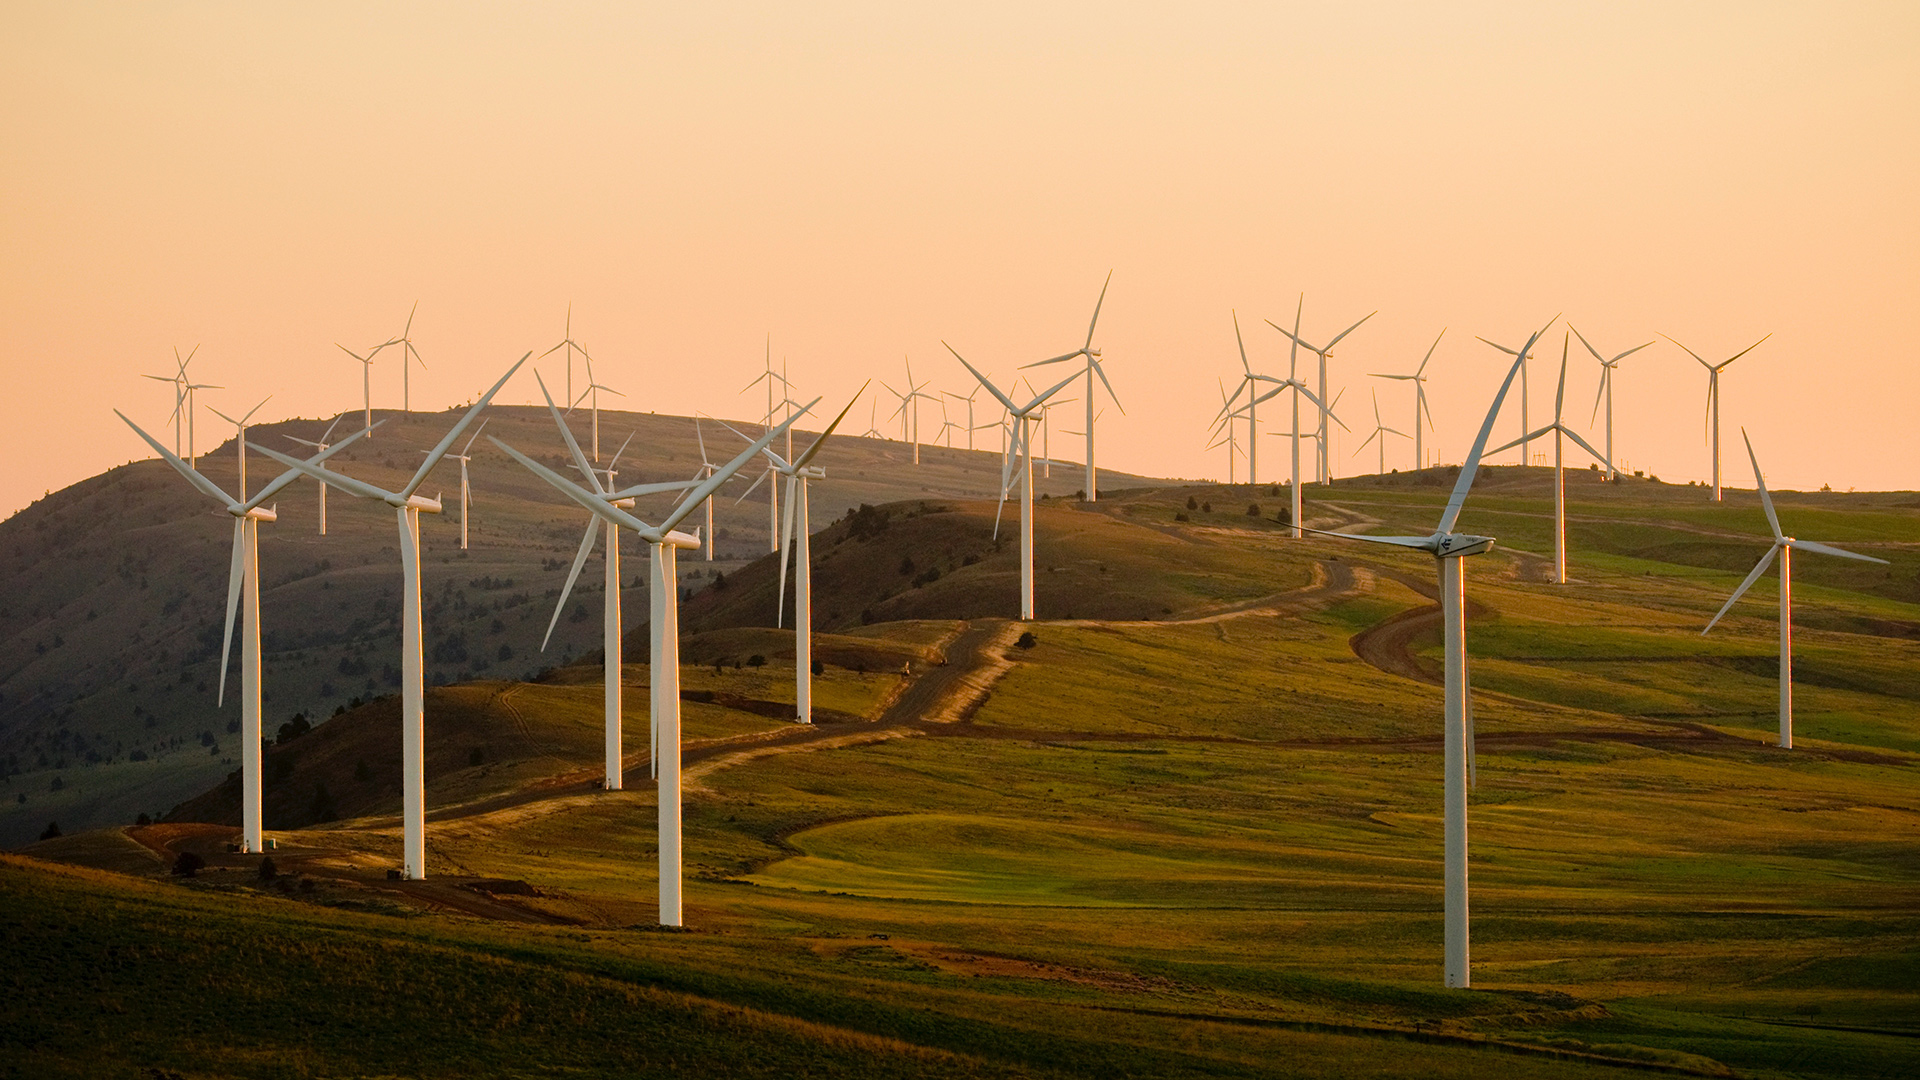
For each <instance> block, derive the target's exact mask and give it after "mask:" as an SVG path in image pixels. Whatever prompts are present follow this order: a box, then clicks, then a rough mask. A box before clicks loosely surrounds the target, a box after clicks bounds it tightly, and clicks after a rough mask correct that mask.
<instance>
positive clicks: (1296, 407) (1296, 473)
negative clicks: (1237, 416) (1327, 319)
mask: <svg viewBox="0 0 1920 1080" xmlns="http://www.w3.org/2000/svg"><path fill="white" fill-rule="evenodd" d="M1302 303H1303V304H1304V300H1303V301H1302ZM1299 323H1300V315H1299V312H1298V311H1295V313H1294V329H1295V330H1296V331H1298V329H1299ZM1267 325H1268V326H1273V328H1274V329H1275V330H1279V329H1280V328H1279V327H1278V326H1274V324H1273V320H1271V319H1269V320H1267ZM1281 333H1286V331H1284V330H1281ZM1287 336H1288V337H1289V338H1292V340H1293V349H1292V350H1291V353H1290V356H1289V358H1288V363H1287V377H1286V378H1285V379H1276V378H1274V377H1273V376H1271V375H1255V374H1253V369H1252V367H1250V366H1248V364H1247V343H1246V341H1245V340H1243V339H1242V338H1241V337H1240V317H1239V316H1238V315H1235V316H1234V320H1233V340H1234V343H1235V344H1236V345H1238V346H1239V347H1240V366H1241V367H1243V368H1245V369H1246V374H1245V375H1243V376H1242V380H1243V381H1242V384H1241V385H1242V386H1244V387H1247V388H1249V393H1248V397H1247V404H1246V405H1245V406H1244V408H1245V409H1246V412H1247V443H1248V447H1247V483H1249V484H1253V483H1258V481H1257V480H1255V479H1254V475H1253V455H1254V448H1253V445H1252V444H1253V443H1255V442H1257V441H1259V440H1258V435H1257V433H1256V431H1255V429H1254V426H1253V410H1254V408H1255V407H1256V406H1258V405H1259V404H1260V403H1261V402H1263V401H1266V400H1267V399H1269V398H1272V397H1275V396H1277V395H1279V394H1281V393H1284V392H1285V391H1287V390H1292V391H1293V392H1294V396H1293V430H1292V431H1284V432H1273V433H1272V434H1276V435H1284V436H1286V437H1287V438H1288V440H1289V441H1290V442H1291V443H1292V448H1293V479H1292V481H1291V489H1290V491H1289V493H1288V496H1287V497H1288V500H1289V503H1290V506H1289V507H1288V512H1289V513H1290V514H1292V518H1291V519H1290V521H1289V524H1288V529H1289V531H1290V532H1292V534H1293V537H1294V539H1296V540H1297V539H1299V538H1300V513H1301V495H1300V438H1301V431H1300V397H1301V395H1303V394H1304V395H1305V396H1306V398H1307V400H1308V401H1311V402H1313V407H1314V408H1316V409H1318V410H1320V413H1321V415H1322V417H1325V415H1326V414H1327V409H1326V407H1325V406H1324V405H1322V404H1321V399H1320V398H1318V397H1316V396H1314V393H1313V391H1312V390H1309V389H1307V384H1306V383H1303V382H1301V381H1300V378H1299V373H1300V365H1299V360H1300V351H1299V349H1300V339H1299V337H1298V335H1297V333H1296V334H1288V335H1287ZM1329 348H1331V346H1329ZM1256 380H1258V381H1262V382H1269V383H1273V384H1274V387H1273V389H1271V390H1268V391H1266V392H1265V393H1263V394H1259V395H1257V396H1255V395H1254V394H1252V393H1251V388H1252V387H1253V385H1254V383H1255V381H1256ZM1236 393H1237V392H1236ZM1229 403H1231V402H1229ZM1335 421H1336V422H1338V417H1336V418H1335ZM1228 422H1229V423H1231V422H1232V419H1231V417H1230V416H1229V417H1228ZM1323 422H1324V420H1323ZM1342 426H1345V425H1342Z"/></svg>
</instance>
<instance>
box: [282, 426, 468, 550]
mask: <svg viewBox="0 0 1920 1080" xmlns="http://www.w3.org/2000/svg"><path fill="white" fill-rule="evenodd" d="M345 418H346V414H345V413H341V414H340V415H339V416H336V417H334V418H333V423H331V424H328V425H327V430H326V432H325V433H324V434H322V435H321V436H320V441H319V442H314V441H312V440H309V439H295V438H293V436H291V435H289V436H287V438H289V439H292V440H293V441H294V442H297V443H299V444H300V445H301V446H311V447H313V448H314V449H315V450H325V449H326V448H327V445H328V443H327V440H328V439H331V438H333V429H334V428H337V427H339V426H340V421H341V420H343V419H345ZM462 452H463V453H464V451H462ZM466 476H467V463H466V459H465V458H462V459H461V461H460V488H461V493H462V496H461V497H462V502H461V504H460V546H461V547H463V548H464V547H466V546H467V535H466V534H467V506H466V502H465V501H464V500H465V492H466ZM313 486H314V487H316V488H318V489H319V491H320V535H321V536H325V535H327V485H325V484H315V485H313Z"/></svg>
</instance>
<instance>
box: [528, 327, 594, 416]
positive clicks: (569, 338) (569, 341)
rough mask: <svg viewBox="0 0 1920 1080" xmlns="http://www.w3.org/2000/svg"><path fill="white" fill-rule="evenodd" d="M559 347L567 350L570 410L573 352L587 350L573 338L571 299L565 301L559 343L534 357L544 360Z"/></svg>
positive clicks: (568, 409) (558, 349)
mask: <svg viewBox="0 0 1920 1080" xmlns="http://www.w3.org/2000/svg"><path fill="white" fill-rule="evenodd" d="M561 349H565V350H567V411H568V412H572V411H573V354H574V353H576V352H577V353H579V354H580V355H581V356H586V355H587V350H586V349H585V348H583V347H582V346H581V345H580V343H579V342H577V341H575V340H573V301H571V300H569V301H567V323H566V329H565V330H563V331H562V332H561V335H560V343H559V344H558V345H555V346H554V347H553V348H551V349H548V350H547V351H546V352H543V353H541V354H540V355H539V356H537V357H535V358H534V359H536V360H545V359H546V358H547V356H548V355H549V354H551V353H556V352H559V351H560V350H561ZM587 378H588V379H592V378H593V376H592V375H591V374H589V375H588V376H587Z"/></svg>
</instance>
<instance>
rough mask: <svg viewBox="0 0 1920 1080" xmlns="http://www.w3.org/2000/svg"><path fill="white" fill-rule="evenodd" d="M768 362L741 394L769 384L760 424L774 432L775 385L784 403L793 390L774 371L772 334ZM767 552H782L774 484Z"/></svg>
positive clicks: (777, 493) (769, 493)
mask: <svg viewBox="0 0 1920 1080" xmlns="http://www.w3.org/2000/svg"><path fill="white" fill-rule="evenodd" d="M766 361H767V369H766V370H765V371H763V372H761V373H760V374H759V375H758V376H756V377H755V378H754V380H753V381H752V382H750V383H748V384H747V385H745V386H743V387H741V388H740V392H741V393H743V394H744V393H746V392H747V391H749V390H751V389H753V388H754V387H756V386H758V385H760V384H761V383H762V382H764V383H766V384H767V411H766V412H765V413H764V414H763V415H762V417H761V420H760V422H761V423H762V424H763V425H765V426H766V427H767V429H768V430H772V428H773V413H774V410H775V409H776V408H777V407H778V406H776V405H775V403H774V400H773V384H774V382H775V381H778V382H779V383H780V384H781V385H780V399H781V400H782V401H785V400H786V399H787V398H788V396H789V394H788V391H789V390H791V389H792V388H791V387H789V386H787V385H786V381H787V378H786V376H785V375H783V374H781V373H780V372H778V371H775V370H773V334H772V333H768V334H767V356H766ZM789 417H791V414H789ZM771 472H772V470H771V469H769V470H768V473H769V474H771ZM749 490H751V489H749ZM745 497H746V496H744V495H743V496H741V498H745ZM712 542H713V538H712V537H707V543H709V544H711V543H712ZM767 550H768V551H779V550H780V485H778V484H774V485H772V486H770V487H768V488H767Z"/></svg>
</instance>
